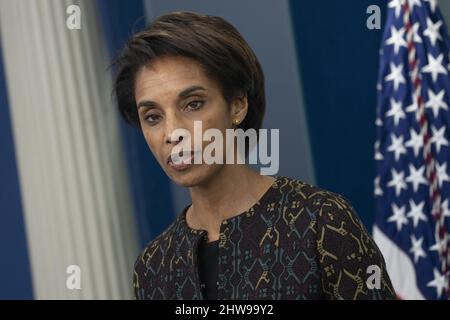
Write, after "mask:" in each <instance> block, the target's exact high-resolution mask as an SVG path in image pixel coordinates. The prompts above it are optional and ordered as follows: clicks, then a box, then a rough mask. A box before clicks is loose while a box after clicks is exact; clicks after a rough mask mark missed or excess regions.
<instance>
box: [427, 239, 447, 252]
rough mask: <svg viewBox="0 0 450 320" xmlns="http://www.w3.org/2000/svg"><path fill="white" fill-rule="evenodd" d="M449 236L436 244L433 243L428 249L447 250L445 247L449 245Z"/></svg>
mask: <svg viewBox="0 0 450 320" xmlns="http://www.w3.org/2000/svg"><path fill="white" fill-rule="evenodd" d="M448 239H449V237H448V235H447V237H445V238H443V239H441V240H439V241H436V243H435V244H433V245H432V246H431V247H430V248H428V250H430V251H437V252H438V253H440V252H443V251H444V250H445V248H446V247H447V241H448Z"/></svg>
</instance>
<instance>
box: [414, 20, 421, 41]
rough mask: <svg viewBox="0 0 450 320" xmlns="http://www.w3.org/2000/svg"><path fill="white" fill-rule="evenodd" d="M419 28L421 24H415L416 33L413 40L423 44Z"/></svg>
mask: <svg viewBox="0 0 450 320" xmlns="http://www.w3.org/2000/svg"><path fill="white" fill-rule="evenodd" d="M419 27H420V24H419V23H418V22H416V23H414V24H413V32H414V37H413V40H414V42H416V43H422V38H421V37H420V35H419Z"/></svg>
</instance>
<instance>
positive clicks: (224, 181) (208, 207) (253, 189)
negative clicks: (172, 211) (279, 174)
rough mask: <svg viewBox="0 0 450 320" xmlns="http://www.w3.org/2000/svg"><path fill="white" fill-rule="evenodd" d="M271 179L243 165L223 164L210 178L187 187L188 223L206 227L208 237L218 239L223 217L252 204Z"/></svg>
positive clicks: (225, 217) (195, 227)
mask: <svg viewBox="0 0 450 320" xmlns="http://www.w3.org/2000/svg"><path fill="white" fill-rule="evenodd" d="M273 181H274V178H272V177H268V176H261V175H260V174H259V173H257V172H255V171H253V170H251V169H250V168H249V167H248V166H246V165H225V166H224V167H223V168H222V169H221V170H220V171H219V172H218V173H217V174H216V175H215V176H214V177H213V178H211V179H210V180H208V181H206V182H205V183H203V184H201V185H197V186H195V187H191V188H190V189H189V191H190V194H191V198H192V206H191V207H190V208H189V210H188V212H187V213H186V220H187V223H188V225H189V226H190V227H191V228H194V229H202V230H206V231H208V238H209V241H214V240H217V239H218V238H219V233H220V225H221V223H222V221H223V220H225V219H229V218H232V217H234V216H236V215H238V214H240V213H242V212H244V211H246V210H248V209H249V208H251V207H252V206H253V205H254V204H255V203H256V202H257V201H258V200H259V199H260V198H261V197H262V195H263V194H264V193H265V192H266V191H267V189H268V188H269V187H270V186H271V185H272V183H273Z"/></svg>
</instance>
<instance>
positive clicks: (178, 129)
mask: <svg viewBox="0 0 450 320" xmlns="http://www.w3.org/2000/svg"><path fill="white" fill-rule="evenodd" d="M188 134H189V131H188V130H187V129H186V128H185V126H184V124H183V122H182V120H181V119H179V117H178V116H177V115H176V114H172V115H167V116H166V133H165V137H166V138H165V141H166V143H167V144H172V145H177V144H178V143H180V142H181V141H183V139H185V138H186V137H187V135H188Z"/></svg>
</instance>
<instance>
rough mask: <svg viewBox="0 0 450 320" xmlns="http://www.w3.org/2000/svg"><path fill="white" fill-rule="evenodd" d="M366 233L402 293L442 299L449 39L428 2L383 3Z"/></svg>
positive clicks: (449, 200)
mask: <svg viewBox="0 0 450 320" xmlns="http://www.w3.org/2000/svg"><path fill="white" fill-rule="evenodd" d="M387 14H388V16H387V19H386V24H385V29H384V35H383V42H382V45H381V50H380V72H379V78H378V84H377V90H378V104H377V118H376V121H375V124H376V128H377V140H376V142H375V162H376V169H377V176H376V177H375V189H374V193H375V197H376V202H377V205H376V217H375V225H374V230H373V233H374V234H373V236H374V239H375V241H376V242H377V244H378V246H379V247H380V249H381V251H382V253H383V255H384V257H385V260H386V264H387V268H388V272H389V275H390V277H391V280H392V283H393V285H394V288H395V290H396V292H397V295H398V297H399V298H402V299H449V296H450V284H449V276H450V273H449V267H450V254H449V240H450V236H449V231H450V177H449V173H450V164H449V160H450V144H449V140H450V110H449V105H450V38H449V35H448V29H447V26H446V25H445V22H444V19H443V17H442V14H441V12H440V11H439V8H438V5H437V1H436V0H423V1H422V0H391V1H390V2H389V3H388V13H387Z"/></svg>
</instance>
